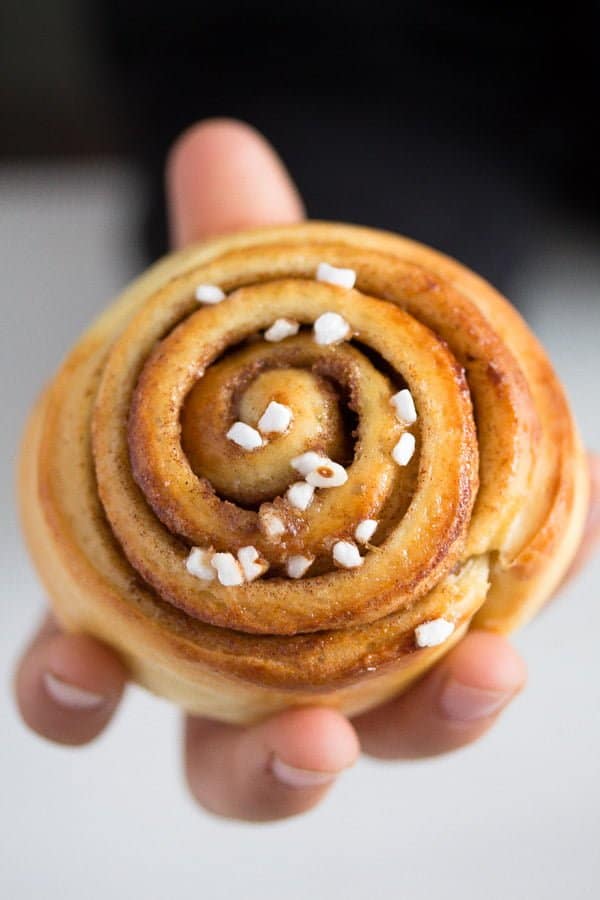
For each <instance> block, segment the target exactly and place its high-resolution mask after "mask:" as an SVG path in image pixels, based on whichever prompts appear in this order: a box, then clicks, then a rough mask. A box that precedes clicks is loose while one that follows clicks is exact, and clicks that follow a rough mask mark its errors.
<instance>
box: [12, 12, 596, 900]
mask: <svg viewBox="0 0 600 900" xmlns="http://www.w3.org/2000/svg"><path fill="white" fill-rule="evenodd" d="M599 19H600V10H599V5H598V4H597V3H579V2H572V3H571V4H570V5H569V8H568V10H567V11H566V10H565V9H564V8H562V9H560V10H558V11H557V12H553V11H552V9H551V8H550V7H549V6H547V5H546V4H542V3H539V2H532V3H528V4H517V3H511V2H508V0H507V2H505V3H503V4H502V5H498V6H497V7H496V6H495V5H493V4H492V5H489V4H488V5H486V7H485V11H484V9H483V6H482V5H481V4H477V3H474V2H473V3H467V2H463V3H459V4H456V3H432V2H427V0H423V2H419V3H417V2H404V3H403V2H396V3H384V2H381V3H379V2H372V3H369V4H368V5H367V4H365V3H364V2H363V3H356V2H352V0H347V2H346V3H345V4H344V5H343V6H340V5H339V4H334V3H332V2H331V3H329V2H322V3H319V4H314V5H309V4H306V2H304V3H300V2H298V0H286V3H285V4H277V5H276V4H275V3H273V2H269V0H255V2H254V3H252V4H246V3H242V2H241V0H236V2H228V0H221V2H220V3H219V4H218V5H217V4H212V5H209V4H206V3H202V2H198V0H196V2H195V3H191V2H184V0H170V2H169V3H168V4H158V5H152V6H151V5H150V4H147V3H142V2H139V0H132V2H117V0H106V2H100V0H98V2H91V0H88V2H84V0H81V2H76V0H53V2H52V3H48V2H44V0H37V2H35V0H19V2H17V0H3V3H2V6H1V7H0V122H1V123H2V128H1V131H0V135H1V136H0V272H1V273H2V283H3V284H4V292H5V295H4V298H3V300H4V302H3V310H2V329H1V335H2V348H1V352H0V389H1V390H2V400H1V403H2V411H3V424H4V427H3V428H2V429H1V430H0V448H1V451H2V453H1V462H2V466H3V475H4V477H3V478H2V479H1V481H0V491H1V495H0V500H1V502H2V520H1V527H2V541H1V542H0V547H1V553H2V557H1V575H0V584H1V585H2V595H3V597H4V602H3V603H2V606H1V607H0V625H1V627H0V665H1V667H2V676H3V677H2V684H3V687H2V688H0V707H1V710H0V713H1V720H2V742H1V743H0V766H1V767H2V771H3V773H4V787H3V797H2V803H1V804H0V894H2V896H6V897H10V898H15V900H20V898H30V897H34V896H43V897H45V898H49V900H54V898H61V900H62V898H66V900H69V898H75V897H77V898H80V897H85V898H91V900H96V898H98V900H99V898H104V897H106V896H109V895H110V896H111V897H116V898H121V897H127V898H129V897H138V896H144V897H145V898H146V900H154V898H157V900H158V898H164V897H166V896H169V897H176V898H183V900H185V898H188V897H190V898H191V897H196V896H198V894H201V895H203V896H205V897H209V898H217V900H218V898H221V897H223V898H225V897H229V896H231V895H232V894H233V893H234V891H236V890H237V891H239V890H241V891H243V893H244V896H245V897H248V898H252V897H259V896H260V897H261V898H271V897H273V898H275V897H280V896H283V897H285V898H290V900H295V898H305V897H306V896H307V895H308V894H310V893H312V894H313V895H316V896H317V897H319V898H320V897H328V896H330V895H331V894H332V893H333V892H336V893H339V894H342V895H343V896H345V897H348V898H363V897H369V898H378V897H384V896H385V897H387V896H388V895H389V894H390V893H394V894H400V895H402V896H410V897H411V898H413V900H419V898H425V897H427V898H428V897H430V896H432V895H435V894H439V895H443V896H445V897H452V898H453V897H461V898H464V900H470V898H479V897H480V896H481V895H482V894H485V896H487V897H490V898H505V897H506V896H507V895H509V893H510V895H511V896H513V897H517V898H520V897H523V898H538V897H539V898H554V897H557V898H558V897H561V898H562V897H563V896H565V895H568V896H569V897H570V898H580V897H581V898H584V897H596V896H597V892H598V882H599V880H600V860H599V857H598V852H597V835H598V828H599V826H600V813H599V812H598V809H599V807H600V787H599V785H600V780H599V776H600V765H599V762H598V759H599V757H598V751H597V747H598V743H599V741H600V715H599V712H600V656H599V655H598V653H597V642H596V639H595V635H596V633H597V632H598V630H599V629H600V611H599V605H598V603H597V599H596V598H597V594H598V585H599V583H600V564H599V563H598V561H596V562H595V564H594V565H592V566H591V567H590V568H589V569H588V570H587V571H586V572H585V573H584V574H582V575H580V576H579V578H578V579H577V581H576V582H575V583H574V584H573V586H572V587H570V588H569V589H568V590H567V591H565V592H564V594H563V596H562V597H561V599H560V600H559V601H558V602H556V603H553V604H552V605H551V606H550V607H549V608H548V609H547V610H546V611H545V612H544V613H543V614H542V615H541V616H540V617H539V618H538V619H537V620H536V621H535V622H534V623H532V625H530V626H529V627H528V628H527V629H525V630H524V631H523V632H522V633H520V634H519V635H517V636H516V638H515V640H516V643H517V645H518V647H519V649H520V650H521V651H522V652H523V653H524V655H525V657H526V659H527V661H528V664H529V666H530V671H531V681H530V686H529V688H528V690H527V692H526V693H525V694H524V695H523V696H522V697H521V698H519V700H518V701H517V702H516V703H515V705H514V707H513V708H511V710H510V711H509V712H508V713H507V714H506V716H505V717H504V719H503V720H502V722H501V724H500V726H499V727H498V728H497V729H496V731H495V732H494V733H493V734H492V735H490V736H489V737H487V738H486V739H485V740H484V741H483V742H482V743H481V745H480V746H477V747H474V748H471V749H468V750H465V751H462V752H460V753H458V754H455V755H454V756H452V757H448V758H443V759H439V760H434V761H430V762H424V763H415V764H410V765H393V764H386V765H384V764H375V763H372V762H369V761H366V760H365V761H361V763H360V764H359V766H358V767H357V769H356V770H354V771H353V772H351V773H349V774H348V775H347V776H346V777H345V778H344V779H342V781H341V782H340V784H339V785H338V786H336V788H335V789H334V791H333V792H332V794H331V796H330V798H329V799H328V800H327V802H326V803H325V804H324V806H323V807H322V808H321V809H319V810H317V811H315V812H313V813H310V814H308V815H307V816H305V817H303V818H301V819H298V820H293V821H289V822H286V823H281V824H275V825H269V826H246V825H240V824H236V823H225V822H222V821H218V820H215V819H214V818H211V817H210V816H209V815H207V814H205V813H203V812H201V811H198V810H197V809H196V808H195V807H194V806H193V804H192V802H191V801H190V800H189V799H188V797H187V796H186V793H185V790H184V787H183V783H182V778H181V775H180V772H179V746H178V730H179V725H178V717H177V714H176V712H175V711H174V710H172V709H170V708H169V707H168V706H167V705H166V704H164V703H162V702H161V701H158V700H156V699H154V698H152V697H149V696H148V695H146V694H143V693H142V692H141V691H139V690H137V689H131V690H130V692H129V696H128V698H127V700H126V702H125V703H124V708H123V710H122V711H121V713H120V714H119V716H118V717H117V721H116V722H115V724H114V725H113V727H112V728H111V729H110V730H109V731H108V733H107V734H106V735H105V736H104V737H103V738H102V739H101V740H100V741H98V742H97V743H96V744H95V745H93V746H91V747H89V748H87V749H84V750H78V751H73V750H66V749H62V748H58V747H53V746H50V745H47V744H44V742H42V741H41V740H40V739H39V738H36V737H33V736H32V735H30V734H28V733H26V731H25V729H24V727H23V726H22V725H21V724H20V723H19V722H18V720H17V717H16V714H15V711H14V709H13V707H12V702H11V699H10V695H9V685H10V679H11V671H12V666H13V662H14V659H15V655H16V653H17V651H18V648H19V647H20V646H21V645H22V644H23V642H24V641H25V639H26V636H27V634H28V632H29V630H30V628H31V626H32V623H33V622H34V621H35V620H36V618H37V617H38V616H39V615H40V613H41V609H42V606H43V597H42V595H41V590H40V588H39V585H38V583H37V581H36V579H35V576H34V574H33V572H32V570H31V568H30V565H29V562H28V560H27V558H26V555H25V551H24V549H23V547H22V545H21V541H20V538H19V535H18V525H17V522H16V514H15V512H14V507H13V499H12V493H13V491H12V466H13V462H14V457H15V454H16V448H17V442H18V435H19V433H20V430H21V427H22V424H23V421H24V417H25V414H26V411H27V409H28V407H29V406H30V404H31V402H32V401H33V399H34V397H35V395H36V393H37V392H38V390H39V389H40V387H41V385H42V384H43V382H44V381H45V379H46V378H47V377H48V376H49V375H50V374H51V373H52V372H53V371H54V369H55V368H56V366H57V364H58V362H59V361H60V358H61V357H62V355H63V354H64V353H65V352H66V350H67V349H68V348H69V346H70V345H71V344H72V342H73V341H74V340H75V338H76V337H77V335H78V334H79V333H80V331H81V330H82V329H83V328H84V327H85V325H86V324H87V323H88V322H89V321H90V319H91V318H92V317H93V316H94V315H96V314H97V313H98V312H99V310H100V309H101V308H102V307H103V306H104V305H105V303H106V302H107V301H108V300H109V299H110V298H111V297H112V296H113V295H114V294H115V293H116V292H117V291H118V290H119V289H120V288H121V287H123V286H124V284H125V283H126V282H127V281H128V280H129V279H130V278H131V277H132V276H133V275H134V274H136V273H137V272H138V271H140V270H141V269H142V268H143V267H145V266H146V265H147V264H148V263H149V262H150V261H151V260H153V259H155V258H156V257H157V256H158V255H160V254H161V253H163V252H165V250H166V249H167V246H166V219H165V209H164V193H163V183H162V169H163V165H164V158H165V153H166V151H167V148H168V146H169V144H170V143H171V141H172V140H173V139H174V138H175V137H176V135H177V134H178V133H179V132H180V131H181V130H182V129H183V128H185V127H186V126H187V125H189V124H191V123H192V122H193V121H195V120H197V119H199V118H203V117H206V116H210V115H229V116H239V117H241V118H243V119H246V120H247V121H250V122H251V123H252V124H254V125H256V126H257V127H258V128H260V129H261V130H262V131H263V132H264V133H265V134H266V135H267V137H268V138H269V139H270V140H271V141H272V142H273V143H274V144H275V146H276V147H277V148H278V150H279V151H280V152H281V155H282V156H283V158H284V160H285V162H286V163H287V165H288V166H289V167H290V169H291V171H292V172H293V174H294V176H295V178H296V180H297V183H298V185H299V187H300V189H301V191H302V192H303V194H304V196H305V198H306V201H307V206H308V211H309V214H310V215H311V216H312V217H316V218H326V219H340V220H345V221H354V222H360V223H364V224H369V225H374V226H380V227H385V228H390V229H393V230H397V231H400V232H402V233H404V234H407V235H409V236H411V237H414V238H417V239H419V240H422V241H425V242H426V243H429V244H432V245H433V246H436V247H438V248H439V249H441V250H443V251H445V252H446V253H450V254H451V255H453V256H456V257H457V258H459V259H461V260H462V261H463V262H465V263H467V264H468V265H470V266H472V267H473V268H475V269H476V270H477V271H479V272H480V273H481V274H483V275H484V276H485V277H487V278H488V279H490V280H491V281H492V282H494V283H495V284H496V285H497V286H499V287H500V288H501V289H502V290H504V291H505V292H506V293H507V294H508V296H509V297H510V299H512V300H513V302H515V303H516V304H517V305H518V306H519V307H520V309H521V310H522V311H523V313H524V314H525V315H526V317H527V318H528V319H529V321H530V323H531V325H532V327H533V328H534V330H535V331H536V332H537V333H538V334H539V335H540V337H541V338H542V340H543V341H544V342H545V344H546V345H547V347H548V349H549V351H550V354H551V356H552V358H553V360H554V362H555V364H556V366H557V369H558V371H559V373H560V375H561V377H562V378H563V380H564V381H565V383H566V385H567V388H568V390H569V393H570V396H571V400H572V403H573V406H574V408H575V411H576V414H577V416H578V418H579V421H580V425H581V429H582V431H583V434H584V437H585V438H586V440H587V442H588V443H589V444H591V445H594V446H595V447H596V448H598V447H600V423H599V419H598V399H597V395H598V378H599V375H600V365H599V362H598V359H599V356H598V334H599V333H600V300H599V285H600V240H599V238H600V222H599V210H600V197H599V194H600V191H599V185H600V175H599V168H598V163H597V159H596V156H597V151H596V146H597V145H596V142H595V139H594V138H593V128H594V125H595V120H596V118H597V104H598V87H599V84H598V82H599V65H600V64H599V62H598V53H597V46H596V44H597V34H598V24H599Z"/></svg>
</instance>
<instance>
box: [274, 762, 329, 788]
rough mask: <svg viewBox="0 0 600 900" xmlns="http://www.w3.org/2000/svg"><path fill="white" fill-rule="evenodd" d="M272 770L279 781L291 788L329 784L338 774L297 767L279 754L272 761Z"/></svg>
mask: <svg viewBox="0 0 600 900" xmlns="http://www.w3.org/2000/svg"><path fill="white" fill-rule="evenodd" d="M271 771H272V772H273V775H274V776H275V778H277V780H278V781H281V783H282V784H285V785H286V787H291V788H298V789H301V788H311V787H318V786H319V785H322V784H329V783H330V782H331V781H334V780H335V779H336V777H337V776H338V774H339V773H338V772H317V771H316V770H315V769H297V768H296V767H295V766H290V765H288V763H285V762H284V761H283V760H282V759H279V757H278V756H274V757H273V759H272V761H271Z"/></svg>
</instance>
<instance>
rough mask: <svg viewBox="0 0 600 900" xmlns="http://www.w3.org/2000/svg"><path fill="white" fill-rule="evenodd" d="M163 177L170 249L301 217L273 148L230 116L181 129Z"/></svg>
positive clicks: (299, 204)
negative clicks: (164, 178)
mask: <svg viewBox="0 0 600 900" xmlns="http://www.w3.org/2000/svg"><path fill="white" fill-rule="evenodd" d="M166 181H167V197H168V206H169V220H170V231H171V243H172V244H173V246H174V247H183V246H185V245H186V244H189V243H191V242H192V241H198V240H204V239H206V238H209V237H212V236H213V235H217V234H224V233H226V232H230V231H237V230H241V229H243V228H254V227H256V226H260V225H280V224H286V223H291V222H297V221H298V220H300V219H302V217H303V215H304V210H303V206H302V201H301V200H300V197H299V194H298V191H297V190H296V187H295V186H294V184H293V182H292V180H291V179H290V176H289V175H288V173H287V171H286V169H285V167H284V165H283V163H282V162H281V160H280V159H279V157H278V156H277V154H276V153H275V151H274V150H273V148H272V147H271V146H270V144H269V143H268V142H267V141H266V140H265V138H263V137H262V136H261V135H260V134H259V133H258V132H257V131H255V130H254V128H252V127H251V126H249V125H246V124H244V123H243V122H237V121H235V120H234V119H208V120H206V121H205V122H200V123H199V124H196V125H193V126H192V127H191V128H189V129H188V130H187V131H185V132H184V133H183V134H182V135H181V136H180V137H179V138H178V140H177V141H176V142H175V144H174V146H173V147H172V149H171V151H170V153H169V157H168V160H167V167H166Z"/></svg>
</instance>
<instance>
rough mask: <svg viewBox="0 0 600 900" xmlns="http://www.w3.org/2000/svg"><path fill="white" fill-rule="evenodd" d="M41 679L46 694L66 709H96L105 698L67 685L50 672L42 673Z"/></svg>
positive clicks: (72, 685)
mask: <svg viewBox="0 0 600 900" xmlns="http://www.w3.org/2000/svg"><path fill="white" fill-rule="evenodd" d="M43 679H44V687H45V689H46V693H47V694H48V695H49V696H50V697H51V698H52V700H54V702H55V703H58V704H59V706H64V707H66V708H67V709H79V710H84V709H88V710H90V709H96V708H97V707H98V706H101V705H102V704H103V703H104V702H105V698H104V697H103V696H102V695H101V694H95V693H94V692H93V691H86V690H85V688H81V687H77V686H76V685H74V684H69V683H68V682H67V681H63V680H62V679H61V678H58V677H57V676H56V675H54V674H53V673H52V672H44V675H43Z"/></svg>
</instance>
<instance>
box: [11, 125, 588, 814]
mask: <svg viewBox="0 0 600 900" xmlns="http://www.w3.org/2000/svg"><path fill="white" fill-rule="evenodd" d="M167 188H168V195H169V207H170V214H171V226H172V239H173V244H174V245H175V246H177V247H179V246H183V245H185V244H187V243H189V242H191V241H197V240H203V239H205V238H208V237H211V236H212V235H215V234H220V233H224V232H228V231H235V230H237V229H241V228H248V227H252V226H256V225H267V224H282V223H289V222H295V221H297V220H299V219H301V218H302V215H303V208H302V202H301V200H300V198H299V196H298V194H297V192H296V189H295V188H294V185H293V184H292V182H291V180H290V178H289V176H288V175H287V173H286V171H285V169H284V167H283V165H282V163H281V161H280V160H279V159H278V158H277V156H276V155H275V153H274V152H273V150H272V149H271V148H270V147H269V146H268V145H267V143H266V142H265V141H264V140H263V138H261V137H260V135H258V134H257V133H256V132H255V131H253V130H252V129H251V128H249V127H248V126H245V125H242V124H240V123H236V122H232V121H226V120H218V121H210V122H205V123H203V124H200V125H197V126H194V127H193V128H191V129H190V130H189V131H187V132H186V133H185V134H184V135H183V136H182V137H181V138H180V139H179V140H178V141H177V143H176V145H175V146H174V148H173V149H172V151H171V154H170V156H169V160H168V165H167ZM590 473H591V483H592V502H591V506H590V515H589V518H588V528H587V531H586V536H585V538H584V541H583V544H582V546H581V548H580V551H579V554H578V558H577V561H576V564H575V565H574V567H573V568H575V567H577V566H579V565H580V564H581V562H582V561H583V560H584V559H585V558H586V557H587V556H588V555H589V554H590V553H591V551H592V548H593V546H594V545H595V544H596V543H597V542H598V538H600V457H590ZM126 681H127V671H126V669H125V667H124V666H123V664H122V663H121V662H120V660H119V659H118V658H117V656H116V655H115V654H114V653H113V652H112V651H111V650H110V649H109V648H108V647H105V646H104V645H102V644H101V643H99V642H98V641H96V640H94V639H92V638H90V637H86V636H83V635H72V634H71V635H69V634H65V633H63V632H62V631H61V630H60V628H59V626H58V625H57V624H56V622H55V621H54V619H53V618H52V616H48V618H47V619H46V621H45V623H44V624H43V625H42V627H41V629H40V631H39V632H38V633H37V635H36V636H35V637H34V638H33V641H32V643H31V644H30V645H29V647H28V648H27V650H26V651H25V654H24V656H23V658H22V659H21V662H20V664H19V667H18V671H17V677H16V694H17V701H18V704H19V707H20V710H21V713H22V715H23V718H24V719H25V721H26V722H27V724H28V725H29V726H30V727H31V728H33V729H34V731H37V732H38V733H39V734H41V735H43V736H44V737H46V738H49V739H50V740H53V741H57V742H59V743H62V744H71V745H79V744H85V743H87V742H89V741H91V740H93V739H94V738H95V737H96V736H97V735H99V734H100V732H101V731H102V730H103V729H104V728H105V727H106V725H107V724H108V722H109V721H110V719H111V716H112V715H113V713H114V712H115V709H116V707H117V705H118V703H119V701H120V699H121V696H122V694H123V689H124V686H125V684H126ZM524 683H525V665H524V663H523V661H522V660H521V659H520V657H519V656H518V655H517V653H516V652H515V651H514V650H513V649H512V648H511V646H510V644H509V643H508V642H507V641H506V640H505V639H504V638H503V637H500V636H498V635H494V634H488V633H484V632H482V631H471V632H469V634H467V636H466V637H465V638H464V639H463V641H462V642H461V643H460V644H459V645H458V646H456V647H455V648H454V649H453V650H452V651H450V653H448V655H447V656H445V657H444V659H442V660H441V662H440V663H439V664H438V665H437V667H436V668H435V669H434V670H432V671H431V672H430V673H429V674H428V675H427V676H426V677H425V678H424V679H423V680H422V681H420V682H419V683H418V684H417V685H416V686H415V687H413V688H412V689H411V690H410V691H409V692H408V693H406V694H404V695H402V696H400V697H399V698H397V699H396V700H392V701H391V702H389V703H387V704H385V705H384V706H381V707H379V708H377V709H375V710H372V711H371V712H368V713H366V714H364V715H362V716H359V717H357V718H355V719H354V721H353V722H352V723H350V722H349V721H348V720H347V719H346V718H345V717H344V716H342V715H341V714H340V713H338V712H336V711H334V710H328V709H320V708H312V709H311V708H303V709H296V710H289V711H286V712H283V713H280V714H279V715H276V716H273V717H272V718H271V719H269V720H267V721H265V722H262V723H261V724H259V725H255V726H252V727H248V728H243V727H239V726H233V725H224V724H221V723H219V722H213V721H209V720H206V719H200V718H192V717H188V718H187V721H186V732H185V765H186V773H187V779H188V784H189V787H190V790H191V792H192V793H193V795H194V797H195V798H196V799H197V800H198V802H199V803H200V804H202V805H203V806H204V807H206V808H207V809H209V810H211V811H212V812H214V813H217V814H219V815H222V816H229V817H232V818H239V819H248V820H254V821H265V820H270V819H278V818H283V817H286V816H291V815H295V814H297V813H301V812H304V811H305V810H308V809H310V808H311V807H313V806H315V805H316V804H317V803H318V802H319V801H320V800H321V799H322V798H323V796H324V795H325V794H326V793H327V790H328V789H329V787H330V786H331V784H332V783H333V782H334V781H335V778H336V776H337V775H338V774H340V773H341V772H342V771H343V770H344V769H345V768H347V767H349V766H351V765H352V764H353V763H354V762H355V760H356V758H357V756H358V754H359V752H360V749H361V747H362V749H363V750H364V751H365V752H366V753H369V754H371V755H372V756H376V757H379V758H382V759H410V758H413V759H414V758H421V757H426V756H432V755H435V754H439V753H444V752H447V751H449V750H454V749H456V748H458V747H462V746H465V745H466V744H469V743H471V742H473V741H475V740H477V738H479V737H481V735H483V734H484V733H485V732H486V731H487V730H488V728H490V726H491V725H492V724H493V723H494V722H495V721H496V719H497V718H498V716H499V715H500V713H501V711H502V710H503V709H504V708H505V707H506V705H507V704H508V703H509V702H510V700H511V699H512V698H513V697H514V696H515V695H516V694H517V693H518V692H519V691H520V690H521V689H522V688H523V685H524Z"/></svg>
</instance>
